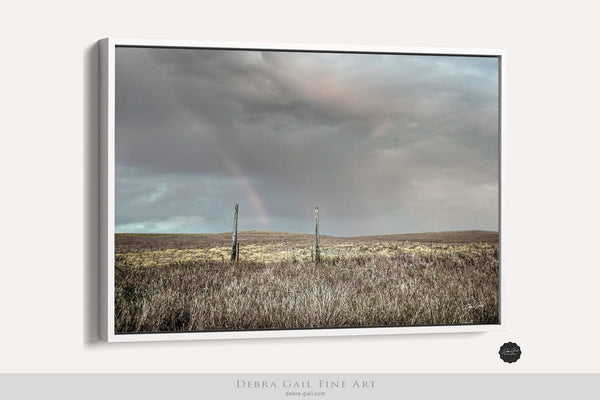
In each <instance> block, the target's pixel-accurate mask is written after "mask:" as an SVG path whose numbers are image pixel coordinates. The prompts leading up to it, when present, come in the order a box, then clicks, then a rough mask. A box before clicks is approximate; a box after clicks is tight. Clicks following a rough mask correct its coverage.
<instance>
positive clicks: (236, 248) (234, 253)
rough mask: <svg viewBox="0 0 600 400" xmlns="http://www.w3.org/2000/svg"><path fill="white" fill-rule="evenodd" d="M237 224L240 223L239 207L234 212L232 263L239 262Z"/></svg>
mask: <svg viewBox="0 0 600 400" xmlns="http://www.w3.org/2000/svg"><path fill="white" fill-rule="evenodd" d="M237 222H238V205H237V204H236V205H235V208H234V211H233V234H232V235H231V262H234V261H236V260H237V250H238V245H237Z"/></svg>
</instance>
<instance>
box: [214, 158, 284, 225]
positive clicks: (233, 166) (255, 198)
mask: <svg viewBox="0 0 600 400" xmlns="http://www.w3.org/2000/svg"><path fill="white" fill-rule="evenodd" d="M216 153H217V155H218V156H219V158H220V159H221V161H223V163H224V164H225V167H226V168H227V169H228V170H229V172H231V174H233V175H234V176H235V177H236V178H237V179H238V180H239V182H240V184H241V186H242V188H243V190H244V193H245V194H246V196H247V197H248V199H249V200H250V204H251V205H252V208H253V209H254V211H255V212H256V213H257V214H258V219H259V221H260V223H261V224H262V226H263V228H264V229H266V230H271V227H272V225H271V218H270V217H269V213H268V211H267V207H266V205H265V202H264V200H263V199H262V197H261V196H260V194H259V192H258V191H257V190H256V188H255V187H254V186H253V185H252V182H251V180H250V179H249V178H248V177H247V176H246V175H245V174H244V173H243V172H242V169H241V168H240V166H239V164H238V163H237V162H235V160H234V159H233V158H231V157H230V156H229V155H228V154H227V153H225V152H224V151H222V150H220V149H218V150H217V151H216Z"/></svg>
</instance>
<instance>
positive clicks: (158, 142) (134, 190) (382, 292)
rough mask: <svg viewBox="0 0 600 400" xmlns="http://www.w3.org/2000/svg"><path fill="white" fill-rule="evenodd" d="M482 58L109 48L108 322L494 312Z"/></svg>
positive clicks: (492, 186)
mask: <svg viewBox="0 0 600 400" xmlns="http://www.w3.org/2000/svg"><path fill="white" fill-rule="evenodd" d="M499 87H500V58H499V57H498V56H491V55H463V54H411V53H382V52H356V51H337V52H336V51H307V50H303V51H298V50H273V49H232V48H192V47H189V48H186V47H150V46H117V48H116V51H115V129H114V132H115V136H114V137H115V143H114V149H115V150H114V156H115V162H114V170H115V174H114V193H115V197H114V217H115V219H114V232H115V235H114V332H115V334H117V335H118V334H149V333H185V332H236V331H263V330H264V331H267V330H298V329H335V328H383V327H428V326H463V325H498V324H500V277H501V268H500V235H499V222H500V200H499V194H500V179H499V173H500V157H499V149H500V147H499V144H500V111H501V110H500V94H501V93H500V89H499Z"/></svg>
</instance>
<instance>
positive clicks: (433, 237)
mask: <svg viewBox="0 0 600 400" xmlns="http://www.w3.org/2000/svg"><path fill="white" fill-rule="evenodd" d="M320 237H321V244H322V245H323V246H327V245H329V244H340V243H365V244H368V243H385V242H420V243H449V244H450V243H457V244H460V243H473V242H475V243H498V241H499V234H498V232H494V231H481V230H470V231H447V232H426V233H402V234H395V235H394V234H392V235H368V236H352V237H336V236H329V235H320ZM238 240H239V242H240V244H241V245H245V244H256V245H264V244H270V243H272V244H297V243H306V244H310V243H312V242H313V241H314V234H309V233H289V232H270V231H238ZM230 245H231V232H223V233H117V234H115V250H116V251H117V252H119V251H120V250H125V249H129V248H137V249H164V248H172V249H189V248H206V247H215V246H230Z"/></svg>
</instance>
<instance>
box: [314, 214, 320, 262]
mask: <svg viewBox="0 0 600 400" xmlns="http://www.w3.org/2000/svg"><path fill="white" fill-rule="evenodd" d="M320 261H321V251H320V249H319V207H315V262H317V263H318V262H320Z"/></svg>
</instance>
